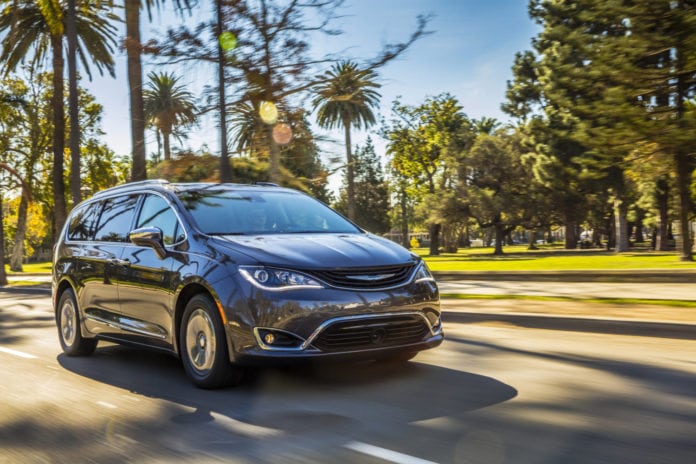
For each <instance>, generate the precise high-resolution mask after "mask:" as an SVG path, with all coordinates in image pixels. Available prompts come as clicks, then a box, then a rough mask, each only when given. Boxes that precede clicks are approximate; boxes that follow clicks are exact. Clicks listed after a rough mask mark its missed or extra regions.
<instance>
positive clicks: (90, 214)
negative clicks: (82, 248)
mask: <svg viewBox="0 0 696 464" xmlns="http://www.w3.org/2000/svg"><path fill="white" fill-rule="evenodd" d="M101 206H102V203H101V202H94V203H90V204H88V205H84V206H82V207H80V209H79V210H77V211H75V212H74V213H73V214H72V216H71V219H70V225H69V226H68V240H75V241H85V240H92V237H93V236H94V228H95V226H96V225H97V220H98V219H99V213H100V212H101Z"/></svg>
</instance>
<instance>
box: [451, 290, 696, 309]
mask: <svg viewBox="0 0 696 464" xmlns="http://www.w3.org/2000/svg"><path fill="white" fill-rule="evenodd" d="M440 296H441V297H442V298H449V299H455V300H534V301H576V302H580V303H601V304H620V305H657V306H670V307H675V308H696V301H687V300H657V299H655V300H652V299H645V298H577V297H567V296H538V295H487V294H475V293H443V294H440Z"/></svg>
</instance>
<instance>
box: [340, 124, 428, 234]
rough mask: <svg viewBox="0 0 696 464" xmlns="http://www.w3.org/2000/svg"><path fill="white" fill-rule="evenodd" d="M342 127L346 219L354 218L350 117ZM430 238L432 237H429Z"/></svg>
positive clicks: (353, 172) (353, 173)
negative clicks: (344, 146) (346, 188)
mask: <svg viewBox="0 0 696 464" xmlns="http://www.w3.org/2000/svg"><path fill="white" fill-rule="evenodd" d="M343 128H344V132H345V137H346V181H347V182H348V192H347V194H348V219H350V220H351V221H354V220H355V171H354V166H353V153H352V151H351V147H350V145H351V140H350V119H348V118H343ZM431 239H432V237H431Z"/></svg>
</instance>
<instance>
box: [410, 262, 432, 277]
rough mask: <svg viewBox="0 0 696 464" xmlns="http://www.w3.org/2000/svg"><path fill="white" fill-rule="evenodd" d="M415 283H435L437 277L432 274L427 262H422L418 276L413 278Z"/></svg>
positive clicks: (417, 272)
mask: <svg viewBox="0 0 696 464" xmlns="http://www.w3.org/2000/svg"><path fill="white" fill-rule="evenodd" d="M413 281H414V282H435V277H433V275H432V274H431V273H430V269H428V265H427V264H425V261H423V262H421V263H420V265H419V266H418V270H417V271H416V275H415V276H414V277H413Z"/></svg>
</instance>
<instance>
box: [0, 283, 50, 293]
mask: <svg viewBox="0 0 696 464" xmlns="http://www.w3.org/2000/svg"><path fill="white" fill-rule="evenodd" d="M0 293H12V294H17V295H50V294H51V287H50V286H48V287H46V286H45V285H21V286H17V287H13V286H11V285H8V286H5V287H0Z"/></svg>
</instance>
